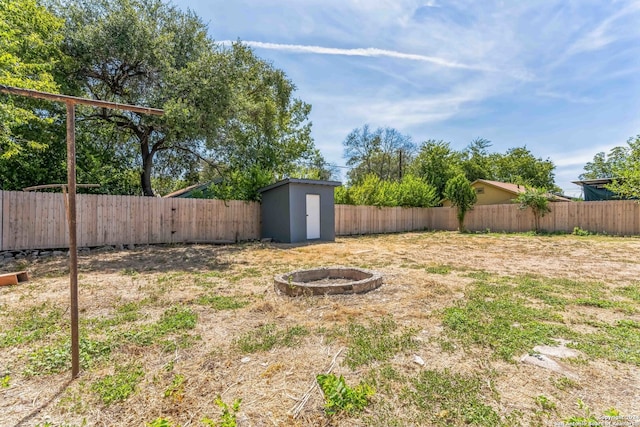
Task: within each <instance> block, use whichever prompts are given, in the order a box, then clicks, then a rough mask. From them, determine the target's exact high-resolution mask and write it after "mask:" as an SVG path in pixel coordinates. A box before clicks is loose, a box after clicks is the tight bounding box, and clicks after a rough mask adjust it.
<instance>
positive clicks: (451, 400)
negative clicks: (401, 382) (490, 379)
mask: <svg viewBox="0 0 640 427" xmlns="http://www.w3.org/2000/svg"><path fill="white" fill-rule="evenodd" d="M402 397H403V400H406V401H408V402H410V403H411V404H412V405H414V406H416V407H417V408H418V409H419V410H420V414H421V415H419V416H420V417H424V418H427V419H423V420H421V421H422V422H421V425H437V426H449V425H457V424H473V425H480V426H498V425H500V424H501V423H500V416H499V415H498V414H497V413H496V411H495V410H494V409H493V408H492V407H491V406H489V405H486V404H485V403H483V402H482V400H481V382H480V379H479V378H477V377H468V376H463V375H461V374H452V373H451V372H449V371H448V370H445V371H442V372H440V371H431V370H426V371H423V372H421V373H420V375H419V376H418V377H417V378H414V379H412V380H411V381H410V386H409V387H407V388H406V389H405V392H404V393H403V396H402Z"/></svg>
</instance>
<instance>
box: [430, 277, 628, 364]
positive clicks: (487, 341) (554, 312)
mask: <svg viewBox="0 0 640 427" xmlns="http://www.w3.org/2000/svg"><path fill="white" fill-rule="evenodd" d="M624 292H633V290H626V291H624ZM576 305H578V306H591V307H597V308H599V309H603V310H623V311H625V312H636V310H637V307H636V306H635V305H634V303H632V302H630V301H628V302H620V301H613V300H611V290H610V289H609V288H608V287H607V286H606V285H605V284H603V283H601V282H580V281H574V280H568V279H549V278H540V277H532V276H518V277H511V278H509V277H500V278H492V279H487V280H477V281H476V282H475V283H474V284H473V285H472V286H471V287H470V289H469V291H468V292H467V294H466V299H465V300H463V301H460V302H458V304H457V305H456V306H454V307H448V308H446V309H444V311H443V320H442V323H443V325H444V327H445V337H448V338H449V339H453V340H456V341H457V342H460V343H462V344H463V345H479V346H481V347H484V348H488V349H491V351H492V352H493V353H494V355H496V356H497V357H500V358H502V359H504V360H512V359H513V357H514V356H516V355H519V354H521V353H524V352H530V351H531V350H532V349H533V347H534V346H536V345H540V344H552V343H553V342H554V340H553V339H554V338H565V339H568V340H571V341H574V342H576V343H577V344H576V345H575V347H576V348H578V349H580V350H582V351H583V352H584V353H585V354H587V355H588V356H590V357H593V358H604V359H608V360H613V361H618V362H623V363H631V364H635V365H639V364H640V326H639V324H638V322H636V321H633V320H621V321H618V322H616V323H615V324H614V325H610V324H607V323H604V322H598V321H589V320H588V319H586V320H584V322H583V323H585V322H586V324H588V325H589V326H592V327H594V328H596V329H597V332H594V333H590V334H584V333H579V332H577V331H575V330H573V329H571V327H570V326H569V325H567V324H565V321H564V319H563V316H562V314H563V312H566V311H568V310H572V309H574V308H572V307H575V306H576ZM572 361H573V362H576V363H578V361H577V360H572Z"/></svg>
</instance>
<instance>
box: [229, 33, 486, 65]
mask: <svg viewBox="0 0 640 427" xmlns="http://www.w3.org/2000/svg"><path fill="white" fill-rule="evenodd" d="M220 43H221V44H230V43H231V41H228V40H225V41H221V42H220ZM242 43H244V44H246V45H248V46H251V47H255V48H260V49H271V50H279V51H284V52H293V53H310V54H318V55H343V56H366V57H388V58H397V59H406V60H409V61H421V62H428V63H430V64H434V65H438V66H440V67H446V68H460V69H465V70H476V71H496V70H495V69H492V68H488V67H484V66H477V65H469V64H462V63H459V62H455V61H449V60H446V59H443V58H438V57H435V56H427V55H418V54H413V53H404V52H397V51H393V50H385V49H378V48H374V47H367V48H354V49H342V48H333V47H323V46H309V45H299V44H281V43H267V42H259V41H251V40H249V41H242Z"/></svg>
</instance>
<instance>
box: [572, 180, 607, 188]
mask: <svg viewBox="0 0 640 427" xmlns="http://www.w3.org/2000/svg"><path fill="white" fill-rule="evenodd" d="M613 180H614V178H597V179H583V180H581V181H571V182H572V183H573V184H576V185H579V186H581V187H582V186H584V185H588V186H590V187H596V188H604V186H605V185H607V184H611V183H612V182H613Z"/></svg>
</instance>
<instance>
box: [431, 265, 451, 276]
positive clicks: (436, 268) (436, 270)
mask: <svg viewBox="0 0 640 427" xmlns="http://www.w3.org/2000/svg"><path fill="white" fill-rule="evenodd" d="M426 270H427V273H431V274H443V275H444V274H449V273H450V272H451V267H450V266H448V265H432V266H430V267H427V268H426Z"/></svg>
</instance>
